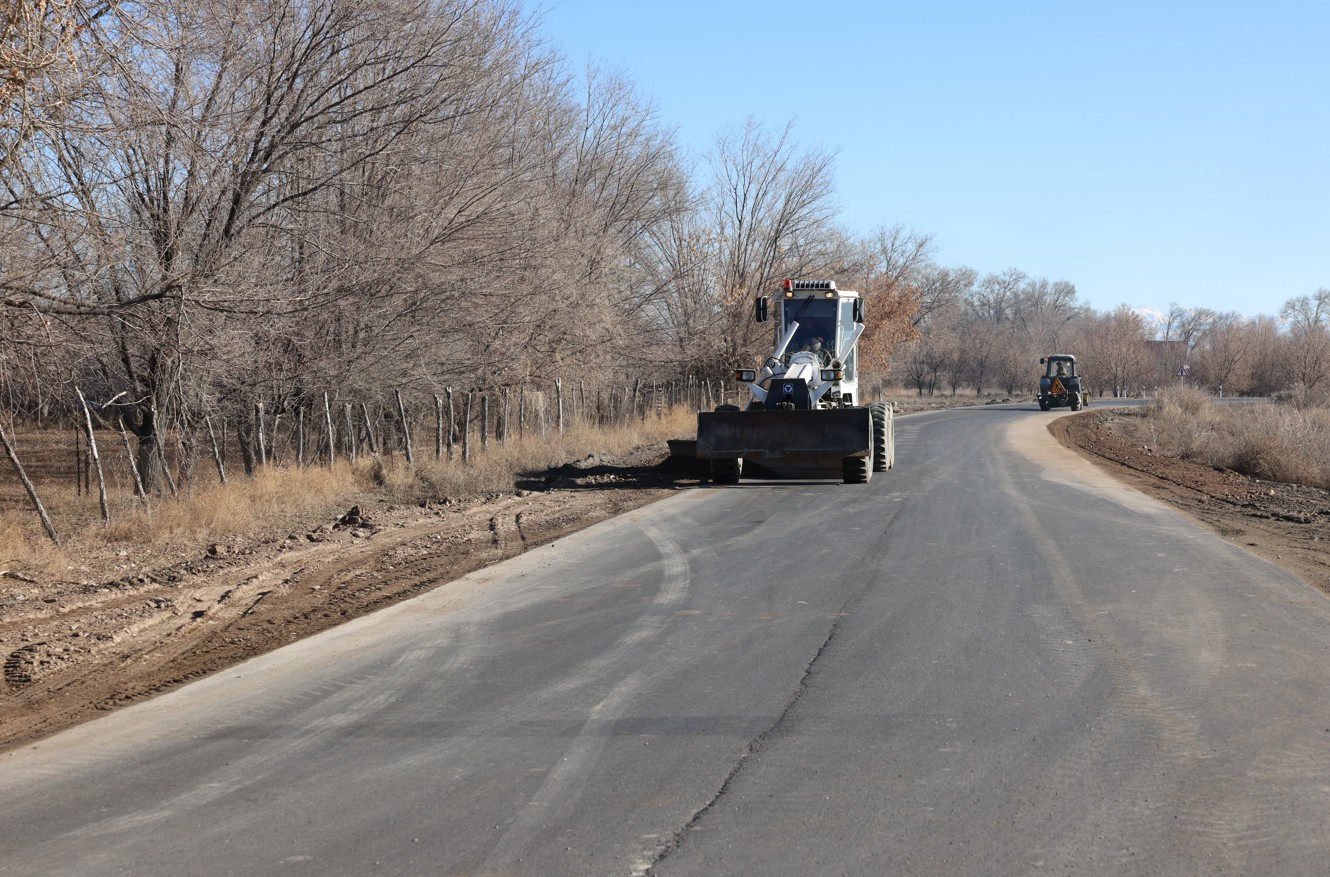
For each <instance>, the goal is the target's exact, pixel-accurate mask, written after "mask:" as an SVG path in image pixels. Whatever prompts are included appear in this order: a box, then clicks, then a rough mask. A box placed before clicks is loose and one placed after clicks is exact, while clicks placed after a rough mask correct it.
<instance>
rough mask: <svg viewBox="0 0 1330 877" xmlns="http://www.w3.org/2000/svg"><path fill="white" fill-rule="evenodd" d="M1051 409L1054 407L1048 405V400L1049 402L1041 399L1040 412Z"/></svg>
mask: <svg viewBox="0 0 1330 877" xmlns="http://www.w3.org/2000/svg"><path fill="white" fill-rule="evenodd" d="M1051 407H1052V406H1051V405H1049V404H1048V400H1047V399H1044V398H1040V400H1039V410H1040V411H1047V410H1048V409H1049V408H1051Z"/></svg>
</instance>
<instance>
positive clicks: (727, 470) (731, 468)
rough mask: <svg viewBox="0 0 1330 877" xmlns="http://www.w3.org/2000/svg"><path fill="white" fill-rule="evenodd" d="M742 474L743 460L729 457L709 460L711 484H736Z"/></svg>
mask: <svg viewBox="0 0 1330 877" xmlns="http://www.w3.org/2000/svg"><path fill="white" fill-rule="evenodd" d="M742 474H743V460H742V459H740V458H738V457H729V458H727V459H723V460H712V461H711V481H712V483H713V484H738V483H739V476H740V475H742Z"/></svg>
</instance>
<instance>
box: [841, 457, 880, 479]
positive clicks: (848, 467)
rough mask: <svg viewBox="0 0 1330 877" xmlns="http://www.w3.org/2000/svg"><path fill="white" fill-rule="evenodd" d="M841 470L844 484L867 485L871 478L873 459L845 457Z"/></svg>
mask: <svg viewBox="0 0 1330 877" xmlns="http://www.w3.org/2000/svg"><path fill="white" fill-rule="evenodd" d="M842 470H843V471H842V474H843V475H844V480H845V483H846V484H867V483H868V479H869V478H872V477H873V458H872V457H846V458H844V460H843V461H842Z"/></svg>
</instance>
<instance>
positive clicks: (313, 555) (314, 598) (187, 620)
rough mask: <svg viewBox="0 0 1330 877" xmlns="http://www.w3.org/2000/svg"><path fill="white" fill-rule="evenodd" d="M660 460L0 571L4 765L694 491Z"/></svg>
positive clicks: (653, 453) (556, 473)
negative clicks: (70, 576) (61, 570)
mask: <svg viewBox="0 0 1330 877" xmlns="http://www.w3.org/2000/svg"><path fill="white" fill-rule="evenodd" d="M690 481H691V483H693V484H695V483H696V480H695V479H690V476H689V473H687V472H686V471H680V470H679V469H678V468H677V467H676V466H674V465H672V464H671V461H670V460H669V457H668V452H667V450H666V448H665V446H664V444H661V445H660V446H659V447H647V448H641V449H639V450H637V451H635V452H633V453H632V454H630V455H628V456H626V457H622V458H618V459H612V460H611V459H601V458H594V457H591V458H587V459H585V460H582V461H580V462H578V463H574V464H569V465H565V466H562V467H560V468H558V469H552V470H549V471H546V472H542V473H535V474H533V475H532V476H531V477H529V478H527V479H524V480H523V481H522V483H521V485H520V487H519V489H516V490H514V491H512V492H509V493H505V494H499V495H491V496H485V497H476V498H473V499H468V500H461V501H458V500H454V501H445V502H443V503H426V504H423V505H420V506H410V507H400V506H399V507H389V506H387V505H382V506H380V507H377V508H373V509H370V508H365V509H360V508H355V509H347V510H346V512H345V513H343V514H342V515H340V516H339V517H338V518H336V519H334V520H329V521H325V522H322V523H318V524H316V525H315V526H312V527H310V528H308V529H301V530H299V531H297V532H281V533H271V534H268V535H267V536H265V537H264V538H262V539H260V540H258V541H256V542H254V543H252V544H247V545H241V546H232V545H220V544H219V545H212V546H209V547H208V549H207V550H206V551H204V552H202V553H201V554H200V555H199V556H196V557H190V558H186V559H184V560H181V561H179V562H177V563H175V564H172V565H169V566H165V567H159V568H153V569H143V568H140V567H138V566H136V565H135V564H134V563H132V561H131V560H130V559H129V558H128V557H126V556H125V555H128V554H129V552H127V551H122V552H120V554H121V555H122V562H120V563H114V562H103V563H102V565H101V566H102V569H101V570H100V571H101V572H102V575H101V576H100V577H98V576H97V573H98V571H99V570H97V569H94V570H93V572H92V573H91V575H92V576H93V577H94V578H93V579H92V580H84V581H40V580H38V579H37V578H35V577H34V576H33V575H31V574H29V573H25V572H23V571H22V570H0V576H3V577H4V578H3V580H0V656H3V660H4V685H3V686H2V687H0V751H4V750H7V749H12V748H14V747H16V746H20V745H23V744H24V743H27V742H30V741H33V740H35V739H38V738H40V737H43V736H46V735H48V734H51V733H54V732H56V731H59V730H61V729H64V728H68V727H71V726H73V725H75V724H78V723H80V722H83V721H86V720H87V719H89V718H91V717H93V716H95V715H97V714H99V713H101V712H104V711H107V710H113V709H116V708H118V707H121V706H125V705H128V704H132V703H135V702H137V701H141V700H144V699H146V698H149V697H152V696H154V695H156V694H159V693H161V692H164V691H167V690H169V689H171V688H174V687H176V686H178V685H181V684H183V683H185V682H188V681H190V680H193V679H197V678H199V677H202V676H205V675H207V674H210V673H213V672H215V671H217V670H220V669H223V668H225V667H229V666H232V665H234V664H237V663H239V662H240V661H243V660H245V659H247V658H251V657H254V656H255V655H259V654H262V653H264V652H268V651H271V650H273V649H275V648H278V647H279V646H282V645H285V644H287V643H290V642H293V641H295V640H298V639H301V638H303V637H307V636H310V635H311V634H314V633H318V632H319V631H322V630H325V629H327V628H330V627H332V626H334V625H337V624H340V623H342V622H344V621H348V620H350V619H352V618H355V617H357V616H360V615H364V614H366V613H368V612H371V611H373V610H375V609H379V608H381V607H384V606H388V605H390V604H393V603H396V602H399V601H401V600H405V599H407V598H409V597H412V596H415V595H417V594H420V593H422V592H424V591H427V590H430V589H431V588H434V587H437V586H439V585H441V584H443V583H445V582H448V581H451V580H453V579H456V578H458V577H460V576H462V575H465V574H466V573H468V572H471V571H472V570H475V569H479V568H481V567H484V566H487V565H489V564H492V563H495V562H497V561H500V560H503V559H505V558H508V557H512V556H514V555H516V554H520V553H521V552H523V551H526V550H527V549H529V548H533V547H535V546H538V545H542V544H545V543H548V542H551V541H553V540H555V539H557V538H559V537H561V536H563V535H566V534H568V533H571V532H574V531H577V530H581V529H583V528H585V527H587V526H590V525H591V524H594V523H596V522H597V521H601V520H604V519H606V518H610V517H613V516H615V515H618V514H621V513H623V512H625V511H628V510H630V509H634V508H637V507H639V506H642V505H645V504H647V503H650V502H654V501H656V500H658V499H661V498H663V497H665V496H668V495H670V494H671V493H673V492H674V491H675V490H677V489H679V488H680V487H683V486H687V485H688V484H689V483H690Z"/></svg>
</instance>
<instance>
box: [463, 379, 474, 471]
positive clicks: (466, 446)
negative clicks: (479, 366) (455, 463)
mask: <svg viewBox="0 0 1330 877" xmlns="http://www.w3.org/2000/svg"><path fill="white" fill-rule="evenodd" d="M471 395H472V394H471V391H470V390H467V391H466V413H465V414H464V415H463V417H462V462H463V463H470V462H471Z"/></svg>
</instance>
